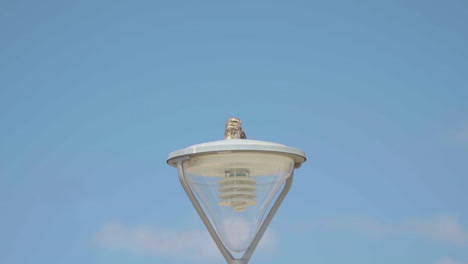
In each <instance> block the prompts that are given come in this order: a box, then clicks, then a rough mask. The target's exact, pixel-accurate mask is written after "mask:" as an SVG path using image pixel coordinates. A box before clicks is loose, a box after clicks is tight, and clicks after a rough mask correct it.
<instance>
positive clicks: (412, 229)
mask: <svg viewBox="0 0 468 264" xmlns="http://www.w3.org/2000/svg"><path fill="white" fill-rule="evenodd" d="M317 227H318V228H333V229H336V228H339V229H346V230H351V231H355V232H362V233H367V234H370V235H378V236H387V235H414V236H418V237H421V238H424V239H430V240H433V241H440V242H445V243H448V244H452V245H457V246H464V247H468V230H466V229H463V227H462V226H461V225H460V223H459V221H458V219H457V218H456V217H455V216H452V215H439V216H436V217H433V218H431V219H412V220H406V221H401V222H396V223H395V222H387V223H384V222H381V221H377V220H373V219H368V218H362V217H342V218H340V219H327V220H323V221H320V223H319V224H318V225H317Z"/></svg>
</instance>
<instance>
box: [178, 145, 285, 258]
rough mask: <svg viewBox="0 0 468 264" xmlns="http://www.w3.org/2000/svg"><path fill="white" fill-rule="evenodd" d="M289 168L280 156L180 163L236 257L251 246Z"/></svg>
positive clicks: (202, 158)
mask: <svg viewBox="0 0 468 264" xmlns="http://www.w3.org/2000/svg"><path fill="white" fill-rule="evenodd" d="M293 165H294V161H293V159H292V158H290V157H288V156H285V155H280V154H270V153H253V152H240V153H239V152H237V153H222V154H220V153H217V154H209V155H203V156H197V157H194V158H191V159H190V160H188V161H186V162H184V173H185V176H186V177H187V182H188V184H189V185H190V187H191V188H192V190H193V191H194V192H195V193H196V195H197V196H198V198H199V199H200V200H201V202H202V203H203V205H204V207H205V208H206V210H207V211H208V212H206V213H207V214H208V215H209V216H210V217H211V220H212V223H213V225H214V228H215V229H216V232H217V233H218V235H219V237H220V238H221V240H222V241H223V243H224V245H225V246H226V247H227V248H228V249H229V250H230V251H231V252H235V253H239V252H243V251H245V250H246V249H247V248H248V247H249V245H250V244H251V242H252V240H253V238H254V237H255V235H256V234H257V231H258V229H259V228H260V226H261V223H262V219H263V216H264V214H265V211H266V209H267V208H268V206H269V204H270V203H271V200H272V199H273V197H274V196H275V194H276V193H277V192H278V190H279V189H280V187H281V186H282V185H283V183H284V181H285V180H286V179H287V178H288V177H289V176H290V174H291V172H292V170H293Z"/></svg>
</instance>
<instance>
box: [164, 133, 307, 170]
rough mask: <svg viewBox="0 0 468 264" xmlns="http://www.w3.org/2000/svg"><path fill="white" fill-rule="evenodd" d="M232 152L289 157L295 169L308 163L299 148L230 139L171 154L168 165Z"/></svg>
mask: <svg viewBox="0 0 468 264" xmlns="http://www.w3.org/2000/svg"><path fill="white" fill-rule="evenodd" d="M232 152H253V153H270V154H280V155H284V156H288V157H291V158H292V159H293V160H294V164H295V168H299V167H300V166H301V164H302V163H304V162H305V161H306V155H305V153H304V152H303V151H302V150H300V149H297V148H292V147H288V146H285V145H282V144H278V143H273V142H266V141H258V140H249V139H229V140H219V141H212V142H207V143H202V144H197V145H193V146H190V147H187V148H185V149H180V150H176V151H174V152H171V153H170V154H169V156H168V159H167V163H168V164H169V165H171V166H173V167H177V160H178V159H179V158H182V157H187V158H191V157H195V156H199V155H205V154H215V153H219V154H222V153H232Z"/></svg>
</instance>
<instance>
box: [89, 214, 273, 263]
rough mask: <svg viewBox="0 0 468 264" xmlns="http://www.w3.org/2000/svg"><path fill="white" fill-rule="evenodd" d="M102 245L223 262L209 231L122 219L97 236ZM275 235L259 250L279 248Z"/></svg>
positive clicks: (116, 248)
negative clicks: (137, 223)
mask: <svg viewBox="0 0 468 264" xmlns="http://www.w3.org/2000/svg"><path fill="white" fill-rule="evenodd" d="M93 241H94V242H95V243H96V244H97V245H98V246H100V247H103V248H107V249H111V250H118V251H124V252H129V253H134V254H138V255H153V256H159V257H164V258H173V259H182V260H189V259H190V260H194V259H195V260H198V261H216V262H220V261H221V262H222V261H223V260H222V255H221V253H220V252H219V250H218V248H217V247H216V245H215V243H214V242H213V240H212V239H211V237H210V235H209V234H208V231H206V230H174V229H164V228H153V227H148V226H141V227H127V226H125V225H123V224H122V223H119V222H110V223H107V224H105V225H104V226H103V227H102V228H101V229H100V230H99V231H98V232H97V233H96V234H95V236H94V238H93ZM275 244H276V243H275V238H274V235H273V234H272V233H271V232H268V231H267V232H266V233H265V235H264V237H263V238H262V240H261V242H260V243H259V245H258V248H257V250H258V251H271V250H274V249H275V248H276V245H275Z"/></svg>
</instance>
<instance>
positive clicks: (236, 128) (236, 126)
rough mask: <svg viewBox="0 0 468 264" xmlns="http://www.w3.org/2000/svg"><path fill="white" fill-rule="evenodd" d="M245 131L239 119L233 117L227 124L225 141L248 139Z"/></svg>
mask: <svg viewBox="0 0 468 264" xmlns="http://www.w3.org/2000/svg"><path fill="white" fill-rule="evenodd" d="M246 138H247V137H246V136H245V133H244V130H242V123H241V121H240V119H239V118H237V117H231V118H229V119H228V121H227V122H226V129H225V130H224V139H246Z"/></svg>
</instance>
